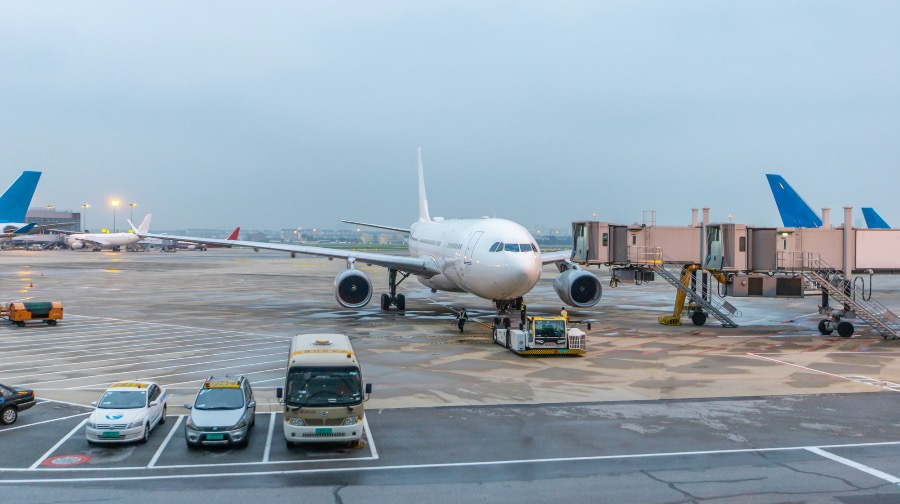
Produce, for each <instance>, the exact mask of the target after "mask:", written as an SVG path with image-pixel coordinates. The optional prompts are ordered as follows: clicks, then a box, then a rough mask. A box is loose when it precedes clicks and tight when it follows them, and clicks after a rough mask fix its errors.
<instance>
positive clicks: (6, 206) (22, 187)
mask: <svg viewBox="0 0 900 504" xmlns="http://www.w3.org/2000/svg"><path fill="white" fill-rule="evenodd" d="M40 179H41V172H38V171H24V172H22V174H21V175H19V178H17V179H16V181H15V182H13V184H12V185H11V186H9V189H7V190H6V192H5V193H3V195H2V196H0V221H3V222H24V221H25V214H26V213H27V212H28V206H29V205H31V198H32V197H33V196H34V190H35V189H36V188H37V184H38V180H40Z"/></svg>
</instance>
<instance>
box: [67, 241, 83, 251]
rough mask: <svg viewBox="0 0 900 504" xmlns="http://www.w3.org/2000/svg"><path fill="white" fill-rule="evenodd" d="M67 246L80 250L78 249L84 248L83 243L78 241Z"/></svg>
mask: <svg viewBox="0 0 900 504" xmlns="http://www.w3.org/2000/svg"><path fill="white" fill-rule="evenodd" d="M69 246H70V247H72V248H73V249H80V248H84V243H83V242H80V241H76V242H72V244H71V245H69Z"/></svg>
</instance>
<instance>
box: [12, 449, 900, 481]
mask: <svg viewBox="0 0 900 504" xmlns="http://www.w3.org/2000/svg"><path fill="white" fill-rule="evenodd" d="M881 446H900V441H884V442H876V443H853V444H845V445H823V446H784V447H771V448H738V449H734V450H701V451H682V452H659V453H637V454H624V455H595V456H584V457H554V458H538V459H508V460H482V461H476V462H443V463H434V464H407V465H384V466H377V465H372V466H361V467H322V468H314V469H286V470H280V471H246V472H229V473H225V472H212V473H191V474H161V475H152V474H146V473H145V474H141V475H137V476H102V477H96V478H91V477H82V476H79V477H73V478H44V479H41V483H79V482H104V481H149V480H171V479H192V478H223V477H224V478H233V477H238V476H251V477H255V478H258V477H260V476H279V475H298V474H328V473H333V474H336V473H366V472H389V471H409V470H421V469H448V468H460V467H462V468H466V467H492V466H494V467H496V466H504V465H531V464H548V463H549V464H559V463H568V462H597V461H615V460H639V459H652V458H676V457H695V456H707V455H734V454H763V453H775V452H790V451H801V450H805V451H809V452H811V453H814V454H816V455H820V456H824V457H826V458H829V459H832V457H836V455H832V454H830V453H828V452H823V453H827V455H822V454H821V453H819V452H818V451H814V450H820V451H823V450H824V449H837V448H864V447H881ZM839 458H842V457H839ZM354 460H358V459H354ZM843 460H847V459H843ZM342 461H345V460H342ZM297 462H298V463H300V462H313V461H297ZM320 462H329V461H327V460H326V461H320ZM847 462H850V463H852V464H856V463H855V462H853V461H850V460H847ZM842 463H843V462H842ZM257 464H258V463H257ZM223 465H224V464H223ZM245 465H247V464H245ZM858 465H860V466H862V467H868V466H864V465H862V464H858ZM162 467H165V468H166V469H171V468H173V467H179V466H157V469H159V468H162ZM188 467H202V466H188ZM870 469H871V468H870ZM60 470H66V469H60ZM68 470H69V471H78V469H68ZM23 471H30V470H29V469H20V470H16V469H13V470H12V471H11V472H23ZM872 471H876V470H875V469H872ZM31 472H33V471H31ZM878 472H880V471H878ZM870 474H871V473H870ZM882 474H884V476H885V477H888V478H893V476H891V475H889V474H886V473H882ZM35 481H36V480H35V479H8V480H0V484H17V483H34V482H35ZM898 481H900V480H898Z"/></svg>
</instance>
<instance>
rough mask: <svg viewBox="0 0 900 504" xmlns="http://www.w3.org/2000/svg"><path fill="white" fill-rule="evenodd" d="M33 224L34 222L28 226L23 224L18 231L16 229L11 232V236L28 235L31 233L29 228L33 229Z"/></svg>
mask: <svg viewBox="0 0 900 504" xmlns="http://www.w3.org/2000/svg"><path fill="white" fill-rule="evenodd" d="M34 224H35V223H34V222H29V223H28V224H25V225H24V226H22V227H20V228H19V229H16V230H15V231H13V234H28V232H29V231H31V228H33V227H34Z"/></svg>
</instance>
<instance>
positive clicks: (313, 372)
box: [284, 367, 362, 406]
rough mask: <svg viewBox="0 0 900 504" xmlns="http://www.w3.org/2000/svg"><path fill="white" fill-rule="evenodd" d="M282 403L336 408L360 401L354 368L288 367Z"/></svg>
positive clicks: (357, 372)
mask: <svg viewBox="0 0 900 504" xmlns="http://www.w3.org/2000/svg"><path fill="white" fill-rule="evenodd" d="M284 400H285V403H287V404H288V405H291V406H336V405H342V406H343V405H352V404H359V403H360V402H362V382H361V380H360V376H359V369H358V368H355V367H292V368H290V369H289V370H288V376H287V383H286V393H285V398H284Z"/></svg>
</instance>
